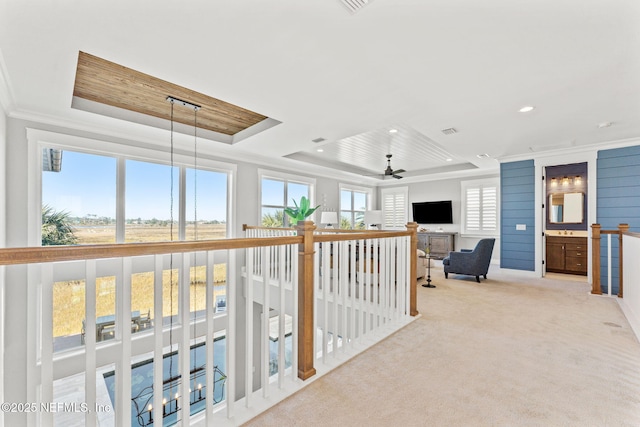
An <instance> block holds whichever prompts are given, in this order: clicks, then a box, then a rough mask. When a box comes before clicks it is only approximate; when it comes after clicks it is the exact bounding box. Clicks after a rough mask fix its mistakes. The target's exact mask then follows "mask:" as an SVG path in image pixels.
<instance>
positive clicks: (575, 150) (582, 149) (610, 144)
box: [497, 137, 640, 163]
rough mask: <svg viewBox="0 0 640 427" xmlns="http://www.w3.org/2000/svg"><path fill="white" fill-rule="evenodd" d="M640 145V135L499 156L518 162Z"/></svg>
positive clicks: (502, 161) (504, 160)
mask: <svg viewBox="0 0 640 427" xmlns="http://www.w3.org/2000/svg"><path fill="white" fill-rule="evenodd" d="M634 145H640V137H634V138H625V139H617V140H613V141H605V142H597V143H593V144H586V145H578V146H573V147H564V148H559V149H557V150H547V151H541V152H538V153H535V152H532V153H526V154H517V155H513V156H504V157H499V158H498V159H497V160H498V162H500V163H508V162H517V161H521V160H536V159H544V158H548V157H552V158H553V157H567V156H572V155H574V156H575V155H584V154H590V153H594V152H597V151H599V150H610V149H614V148H623V147H631V146H634Z"/></svg>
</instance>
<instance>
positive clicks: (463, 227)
mask: <svg viewBox="0 0 640 427" xmlns="http://www.w3.org/2000/svg"><path fill="white" fill-rule="evenodd" d="M472 188H479V189H480V190H481V194H482V191H483V189H484V188H495V194H496V196H495V213H496V228H495V230H484V229H483V209H484V203H483V197H482V196H481V200H480V218H479V222H480V230H467V204H468V201H467V190H468V189H472ZM499 234H500V178H499V177H495V178H485V179H476V180H468V181H460V235H461V236H462V237H498V236H499Z"/></svg>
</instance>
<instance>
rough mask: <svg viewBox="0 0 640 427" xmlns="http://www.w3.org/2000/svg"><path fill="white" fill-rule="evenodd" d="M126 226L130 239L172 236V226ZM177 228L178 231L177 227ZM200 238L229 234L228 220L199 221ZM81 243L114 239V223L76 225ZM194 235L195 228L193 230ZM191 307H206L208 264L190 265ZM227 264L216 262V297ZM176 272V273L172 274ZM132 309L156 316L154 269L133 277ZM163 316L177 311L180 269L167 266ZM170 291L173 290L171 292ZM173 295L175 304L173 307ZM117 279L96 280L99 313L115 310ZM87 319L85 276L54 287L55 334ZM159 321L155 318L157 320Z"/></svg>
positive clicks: (75, 329) (68, 331)
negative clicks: (94, 225) (111, 224)
mask: <svg viewBox="0 0 640 427" xmlns="http://www.w3.org/2000/svg"><path fill="white" fill-rule="evenodd" d="M129 227H130V226H127V232H129V233H130V234H129V236H130V237H131V240H130V241H131V242H143V241H145V242H156V241H165V240H169V238H168V237H169V236H170V230H169V227H160V226H150V225H139V226H131V228H129ZM174 232H175V231H174ZM197 232H198V240H204V239H220V238H224V237H225V235H226V225H225V224H205V225H200V224H199V225H198V230H197ZM75 235H76V237H77V238H78V243H79V244H98V243H114V242H115V226H97V227H81V228H76V229H75ZM191 236H192V237H193V228H192V230H191ZM191 270H192V271H191V280H190V282H191V284H190V295H191V298H190V310H191V311H198V310H204V309H205V308H206V305H205V303H206V300H205V295H206V289H205V287H206V271H205V267H193V268H192V269H191ZM226 275H227V266H226V264H216V265H214V266H213V280H214V284H215V285H214V301H213V302H215V298H216V297H217V296H220V295H225V294H226V287H225V286H224V284H225V282H226ZM172 276H173V277H172ZM131 280H132V282H131V310H132V311H140V313H147V312H148V311H149V310H151V317H152V318H153V296H154V273H153V272H146V273H137V274H133V275H132V278H131ZM162 283H163V285H162V287H163V289H162V292H163V296H164V297H163V310H162V312H163V317H167V316H170V315H176V314H178V285H177V283H178V273H177V270H174V272H173V275H172V274H171V271H169V270H165V271H164V272H163V278H162ZM169 292H172V294H170V293H169ZM171 295H172V296H173V307H171V299H172V298H171ZM115 308H116V280H115V277H99V278H98V279H97V280H96V315H97V316H98V317H99V316H106V315H110V314H114V313H115ZM84 319H85V283H84V280H73V281H67V282H58V283H56V284H55V285H54V287H53V336H54V337H61V336H67V335H77V334H80V332H81V329H82V321H83V320H84ZM154 324H156V322H154Z"/></svg>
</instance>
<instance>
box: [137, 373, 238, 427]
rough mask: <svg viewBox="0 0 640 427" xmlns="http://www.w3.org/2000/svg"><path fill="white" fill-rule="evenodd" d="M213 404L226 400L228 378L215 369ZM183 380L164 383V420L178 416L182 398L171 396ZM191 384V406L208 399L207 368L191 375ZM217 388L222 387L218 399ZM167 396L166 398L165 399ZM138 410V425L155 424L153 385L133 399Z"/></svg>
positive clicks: (177, 378)
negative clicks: (225, 390)
mask: <svg viewBox="0 0 640 427" xmlns="http://www.w3.org/2000/svg"><path fill="white" fill-rule="evenodd" d="M213 370H214V372H213V404H214V405H215V404H216V403H220V402H221V401H222V400H224V385H225V381H226V379H227V376H226V375H225V374H224V373H223V372H222V371H221V370H220V369H219V368H218V366H217V365H216V366H214V367H213ZM181 383H182V378H181V376H180V375H177V376H174V377H171V378H167V379H166V380H164V381H163V382H162V395H163V399H162V419H163V420H164V419H165V418H167V417H169V416H171V415H173V414H176V413H177V412H178V411H179V410H180V402H181V401H182V397H181V396H180V395H179V394H178V393H176V394H175V395H173V396H172V395H171V393H172V390H173V389H174V388H175V389H178V390H179V389H180V388H179V387H180V384H181ZM189 383H190V384H192V385H193V386H192V387H191V388H189V405H191V406H193V405H195V404H197V403H198V402H202V401H204V400H206V398H207V391H206V389H207V386H206V366H205V365H201V366H199V367H197V368H196V369H194V370H191V372H190V374H189ZM216 386H219V387H221V389H222V390H221V393H220V395H219V396H218V397H217V398H216ZM164 396H166V397H164ZM131 402H132V403H133V406H134V407H135V410H136V419H137V421H138V425H139V426H141V427H147V426H150V425H153V424H154V420H153V404H152V402H153V385H150V386H148V387H145V388H143V389H142V390H141V391H140V393H138V395H137V396H135V397H133V398H132V399H131ZM163 424H164V423H163Z"/></svg>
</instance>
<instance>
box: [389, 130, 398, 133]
mask: <svg viewBox="0 0 640 427" xmlns="http://www.w3.org/2000/svg"><path fill="white" fill-rule="evenodd" d="M396 132H398V129H389V133H396Z"/></svg>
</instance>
